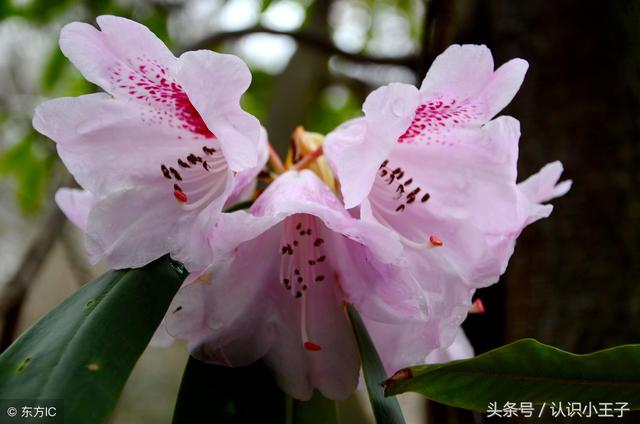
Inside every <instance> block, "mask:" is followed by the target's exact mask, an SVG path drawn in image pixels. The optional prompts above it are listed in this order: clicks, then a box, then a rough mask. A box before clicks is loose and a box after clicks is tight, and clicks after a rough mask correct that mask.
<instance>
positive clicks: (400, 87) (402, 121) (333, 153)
mask: <svg viewBox="0 0 640 424" xmlns="http://www.w3.org/2000/svg"><path fill="white" fill-rule="evenodd" d="M418 101H419V98H418V91H417V90H416V88H415V87H413V86H411V85H407V84H390V85H388V86H385V87H381V88H379V89H377V90H375V91H373V92H372V93H371V94H370V95H369V96H368V97H367V100H366V101H365V103H364V106H363V110H364V113H365V117H364V118H359V119H355V120H352V121H349V122H347V123H345V124H342V125H341V126H339V127H338V128H336V129H335V130H334V131H332V132H331V133H329V134H328V135H327V137H326V139H325V142H324V152H325V155H326V157H327V160H328V161H329V163H330V165H331V166H332V168H333V170H334V172H335V173H336V175H337V177H338V179H339V180H340V182H341V190H342V194H343V196H344V201H345V206H346V207H347V208H352V207H354V206H356V205H358V204H360V202H361V201H362V199H364V198H365V197H366V195H367V193H368V192H369V190H370V188H371V185H372V184H373V180H374V178H375V173H376V171H377V170H378V166H379V165H380V164H381V163H382V161H383V160H384V159H385V158H386V157H387V156H388V155H389V153H390V152H391V150H392V149H393V147H394V145H395V142H396V140H397V139H398V137H400V136H401V135H402V134H403V133H404V132H405V130H406V129H407V127H408V126H409V124H410V123H411V119H412V118H413V115H414V111H415V109H416V107H417V106H418Z"/></svg>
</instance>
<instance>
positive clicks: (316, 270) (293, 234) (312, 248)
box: [280, 214, 329, 351]
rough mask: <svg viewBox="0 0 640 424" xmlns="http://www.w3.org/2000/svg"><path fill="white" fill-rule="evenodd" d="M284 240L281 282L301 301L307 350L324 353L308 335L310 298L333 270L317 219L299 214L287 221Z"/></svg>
mask: <svg viewBox="0 0 640 424" xmlns="http://www.w3.org/2000/svg"><path fill="white" fill-rule="evenodd" d="M283 225H284V228H283V231H282V236H281V240H280V244H281V251H280V253H281V255H282V259H281V261H280V282H281V284H282V286H283V287H284V289H285V290H287V291H288V292H289V293H290V294H291V295H292V296H293V297H294V298H295V299H298V300H299V301H300V335H301V337H302V342H303V345H304V347H305V349H307V350H311V351H316V350H320V346H318V345H317V344H315V343H313V342H311V341H310V340H309V334H308V332H307V297H308V295H309V293H310V292H312V291H313V285H314V284H322V283H323V281H325V277H326V275H328V273H329V270H328V266H327V255H326V251H325V248H324V243H325V242H324V239H323V238H322V237H321V235H320V234H319V231H318V229H319V227H321V225H319V224H318V222H317V218H316V217H314V216H312V215H308V214H295V215H291V216H289V217H287V218H286V219H285V220H284V223H283Z"/></svg>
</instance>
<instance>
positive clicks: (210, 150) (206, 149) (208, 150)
mask: <svg viewBox="0 0 640 424" xmlns="http://www.w3.org/2000/svg"><path fill="white" fill-rule="evenodd" d="M202 151H203V152H205V153H206V154H208V155H212V154H214V153H215V152H216V149H214V148H213V147H207V146H202Z"/></svg>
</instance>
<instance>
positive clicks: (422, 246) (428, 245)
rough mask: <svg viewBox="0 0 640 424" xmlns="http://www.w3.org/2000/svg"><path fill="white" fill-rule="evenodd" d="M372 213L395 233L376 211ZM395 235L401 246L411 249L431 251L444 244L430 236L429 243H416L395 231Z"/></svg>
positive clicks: (373, 210)
mask: <svg viewBox="0 0 640 424" xmlns="http://www.w3.org/2000/svg"><path fill="white" fill-rule="evenodd" d="M372 212H373V216H374V217H375V218H376V219H377V220H378V221H379V222H380V223H381V224H382V225H384V226H385V227H387V228H390V229H392V230H394V231H395V228H394V227H393V226H392V225H391V224H389V222H388V221H387V220H386V219H384V217H383V216H382V215H381V214H380V213H379V212H377V211H376V209H372ZM395 233H396V234H397V235H398V237H399V238H400V242H401V243H402V244H404V245H405V246H407V247H411V248H413V249H432V248H434V247H440V246H443V245H444V243H443V242H442V240H440V239H439V238H438V237H436V236H434V235H431V236H429V243H418V242H415V241H413V240H411V239H408V238H407V237H405V236H403V235H402V234H400V233H399V232H397V231H395Z"/></svg>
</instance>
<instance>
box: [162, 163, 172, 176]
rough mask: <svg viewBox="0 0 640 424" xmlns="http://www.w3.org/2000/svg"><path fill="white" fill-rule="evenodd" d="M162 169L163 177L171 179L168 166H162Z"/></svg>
mask: <svg viewBox="0 0 640 424" xmlns="http://www.w3.org/2000/svg"><path fill="white" fill-rule="evenodd" d="M160 169H161V170H162V175H164V177H165V178H168V179H171V173H170V172H169V170H168V169H167V167H166V166H164V165H161V166H160Z"/></svg>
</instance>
